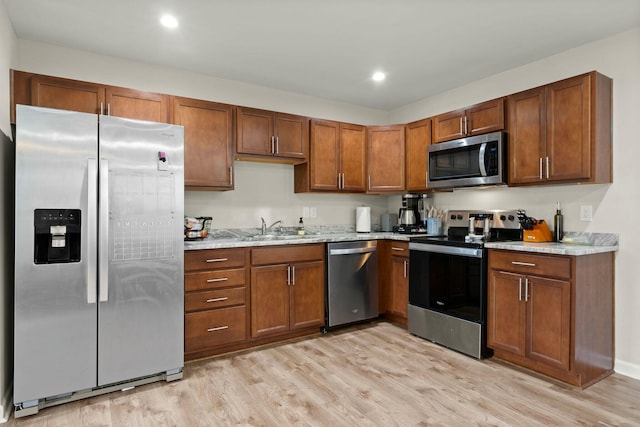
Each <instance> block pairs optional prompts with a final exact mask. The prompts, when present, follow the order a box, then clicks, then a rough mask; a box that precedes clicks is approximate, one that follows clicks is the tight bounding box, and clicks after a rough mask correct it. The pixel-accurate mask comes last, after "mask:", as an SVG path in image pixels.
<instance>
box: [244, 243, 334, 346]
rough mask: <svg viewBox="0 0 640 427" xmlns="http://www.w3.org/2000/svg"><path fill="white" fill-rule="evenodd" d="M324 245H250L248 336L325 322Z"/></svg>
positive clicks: (265, 334) (271, 333) (273, 333)
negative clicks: (258, 246)
mask: <svg viewBox="0 0 640 427" xmlns="http://www.w3.org/2000/svg"><path fill="white" fill-rule="evenodd" d="M324 252H325V250H324V245H323V244H313V245H291V246H284V247H269V248H254V249H251V265H252V266H251V337H252V338H258V337H262V336H270V335H277V334H284V333H288V332H292V331H296V330H302V329H306V328H315V327H318V328H319V327H321V326H323V325H324V323H325V319H324V313H325V295H324V294H325V265H324V259H325V256H324Z"/></svg>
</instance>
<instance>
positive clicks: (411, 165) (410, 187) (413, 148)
mask: <svg viewBox="0 0 640 427" xmlns="http://www.w3.org/2000/svg"><path fill="white" fill-rule="evenodd" d="M429 145H431V119H424V120H420V121H417V122H413V123H409V124H408V125H406V131H405V168H406V170H405V173H406V190H407V191H427V168H428V165H427V149H428V148H429Z"/></svg>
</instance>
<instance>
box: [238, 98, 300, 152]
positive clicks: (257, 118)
mask: <svg viewBox="0 0 640 427" xmlns="http://www.w3.org/2000/svg"><path fill="white" fill-rule="evenodd" d="M236 136H237V143H236V144H237V145H236V153H237V155H238V156H239V158H244V159H252V158H253V159H256V160H259V159H260V158H261V157H262V158H263V159H264V158H265V157H267V159H272V160H274V161H291V162H294V163H300V162H303V161H304V160H305V159H306V157H307V150H308V145H309V119H308V118H307V117H302V116H295V115H292V114H284V113H276V112H273V111H266V110H257V109H255V108H246V107H236ZM247 155H248V156H249V157H247ZM251 156H253V157H251ZM284 159H290V160H284Z"/></svg>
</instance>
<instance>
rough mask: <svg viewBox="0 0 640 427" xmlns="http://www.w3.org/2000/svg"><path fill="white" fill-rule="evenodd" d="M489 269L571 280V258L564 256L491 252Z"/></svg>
mask: <svg viewBox="0 0 640 427" xmlns="http://www.w3.org/2000/svg"><path fill="white" fill-rule="evenodd" d="M489 268H492V269H494V270H504V271H513V272H516V273H522V274H535V275H539V276H551V277H557V278H562V279H570V278H571V258H568V257H563V256H548V255H547V256H545V255H531V254H528V253H521V252H509V251H507V252H503V251H495V250H491V251H489Z"/></svg>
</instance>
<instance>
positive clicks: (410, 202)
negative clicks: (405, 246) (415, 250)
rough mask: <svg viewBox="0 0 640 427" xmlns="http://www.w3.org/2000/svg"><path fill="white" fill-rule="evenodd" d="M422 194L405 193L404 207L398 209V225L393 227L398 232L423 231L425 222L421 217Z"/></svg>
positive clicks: (403, 197) (403, 198)
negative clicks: (423, 222)
mask: <svg viewBox="0 0 640 427" xmlns="http://www.w3.org/2000/svg"><path fill="white" fill-rule="evenodd" d="M421 203H422V195H421V194H411V193H408V194H404V195H403V196H402V207H401V208H400V210H399V211H398V225H397V226H395V227H393V231H394V232H396V233H405V234H410V233H421V232H424V230H422V229H423V228H424V227H423V224H422V221H421V218H420V204H421Z"/></svg>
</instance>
